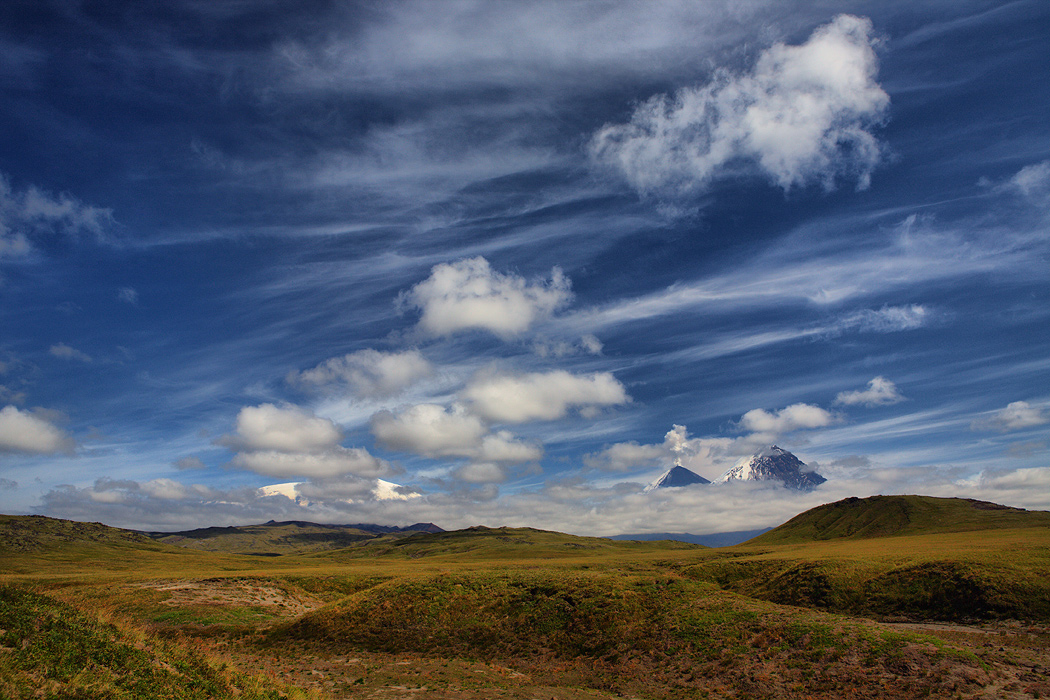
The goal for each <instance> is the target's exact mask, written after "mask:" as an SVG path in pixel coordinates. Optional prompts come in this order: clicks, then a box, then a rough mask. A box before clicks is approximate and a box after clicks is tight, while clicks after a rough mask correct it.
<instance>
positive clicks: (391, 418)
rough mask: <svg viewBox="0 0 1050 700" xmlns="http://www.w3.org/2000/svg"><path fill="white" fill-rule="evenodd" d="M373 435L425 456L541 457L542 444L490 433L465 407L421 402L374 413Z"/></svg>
mask: <svg viewBox="0 0 1050 700" xmlns="http://www.w3.org/2000/svg"><path fill="white" fill-rule="evenodd" d="M371 425H372V434H373V435H375V437H376V439H377V440H379V442H380V443H381V444H383V445H384V446H385V447H387V448H389V449H393V450H405V451H408V452H412V453H414V454H418V455H422V456H424V457H431V458H440V457H465V458H469V459H472V460H475V461H478V462H499V463H508V464H509V463H520V462H527V461H531V460H536V459H539V458H540V457H542V456H543V449H542V448H541V447H540V446H539V445H535V444H532V443H526V442H522V441H520V440H518V439H517V438H515V437H514V435H513V434H511V433H510V432H508V431H505V430H501V431H498V432H495V433H490V432H489V429H488V426H487V425H486V424H485V423H484V421H482V420H481V418H479V417H478V416H476V415H473V414H471V413H468V412H466V411H465V410H463V409H462V408H461V407H458V406H453V407H451V408H449V409H446V408H445V407H444V406H439V405H437V404H417V405H415V406H410V407H408V408H407V409H405V410H403V411H401V412H400V413H396V414H395V413H392V412H390V411H380V412H378V413H376V414H375V415H374V416H372V421H371Z"/></svg>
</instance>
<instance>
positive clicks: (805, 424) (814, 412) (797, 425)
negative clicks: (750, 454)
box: [739, 403, 837, 438]
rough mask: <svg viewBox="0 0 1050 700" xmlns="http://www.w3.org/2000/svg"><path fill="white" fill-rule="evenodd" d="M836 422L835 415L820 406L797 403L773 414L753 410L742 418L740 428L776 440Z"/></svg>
mask: <svg viewBox="0 0 1050 700" xmlns="http://www.w3.org/2000/svg"><path fill="white" fill-rule="evenodd" d="M836 420H837V419H836V418H835V416H834V414H832V413H830V412H828V411H826V410H824V409H823V408H821V407H819V406H814V405H812V404H807V403H796V404H792V405H790V406H787V407H786V408H782V409H780V410H779V411H773V412H770V411H767V410H765V409H762V408H755V409H752V410H750V411H748V412H747V413H745V414H744V415H743V416H742V417H741V418H740V423H739V426H740V428H741V429H743V430H746V431H748V432H751V433H755V434H756V435H757V436H762V437H763V438H766V437H768V438H775V437H776V436H779V435H783V434H784V433H790V432H792V431H795V430H811V429H813V428H825V427H827V426H829V425H832V424H834V423H835V422H836Z"/></svg>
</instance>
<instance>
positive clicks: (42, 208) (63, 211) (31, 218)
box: [0, 173, 114, 259]
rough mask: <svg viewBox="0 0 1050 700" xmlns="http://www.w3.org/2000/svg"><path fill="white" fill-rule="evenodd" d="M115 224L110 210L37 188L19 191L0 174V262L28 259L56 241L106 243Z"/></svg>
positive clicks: (67, 195) (64, 194)
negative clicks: (38, 250)
mask: <svg viewBox="0 0 1050 700" xmlns="http://www.w3.org/2000/svg"><path fill="white" fill-rule="evenodd" d="M113 224H114V220H113V212H112V211H111V210H109V209H105V208H101V207H94V206H91V205H89V204H84V203H83V202H81V201H80V200H79V199H77V198H76V197H74V196H72V195H70V194H67V193H62V194H54V193H52V192H48V191H46V190H43V189H40V188H39V187H37V186H35V185H28V186H26V187H24V188H21V189H16V188H14V187H12V186H11V182H10V180H9V179H8V177H7V176H6V175H5V174H3V173H0V259H3V258H4V257H7V258H15V257H20V256H24V255H27V254H28V253H30V252H32V251H34V250H37V249H39V248H40V247H41V246H45V247H46V246H48V245H50V244H51V243H53V242H54V241H55V240H56V239H63V238H71V239H76V238H79V237H82V236H87V237H89V238H91V239H92V240H95V241H105V240H108V239H109V237H110V231H111V228H112V226H113Z"/></svg>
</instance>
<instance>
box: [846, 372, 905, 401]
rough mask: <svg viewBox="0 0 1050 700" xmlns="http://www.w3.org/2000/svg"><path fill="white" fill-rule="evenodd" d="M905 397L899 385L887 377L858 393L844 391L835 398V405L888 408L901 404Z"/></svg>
mask: <svg viewBox="0 0 1050 700" xmlns="http://www.w3.org/2000/svg"><path fill="white" fill-rule="evenodd" d="M903 400H904V395H903V394H901V393H900V390H899V389H897V385H896V384H894V383H893V382H891V381H890V380H889V379H886V378H885V377H882V376H879V377H875V378H874V379H872V380H871V381H870V382H868V388H867V389H862V390H858V391H843V392H840V393H839V395H838V396H836V397H835V403H837V404H841V405H843V406H857V405H861V406H867V407H869V408H871V407H873V406H888V405H890V404H895V403H900V402H901V401H903Z"/></svg>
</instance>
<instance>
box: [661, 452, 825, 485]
mask: <svg viewBox="0 0 1050 700" xmlns="http://www.w3.org/2000/svg"><path fill="white" fill-rule="evenodd" d="M730 481H774V482H777V483H780V484H783V485H784V486H785V487H787V488H790V489H796V490H799V491H811V490H813V489H814V488H816V487H817V486H819V485H820V484H823V483H824V482H825V481H827V479H825V478H824V477H823V476H821V475H820V474H817V473H816V472H815V471H812V470H810V469H809V467H808V465H806V463H805V462H803V461H802V460H800V459H799V458H798V457H796V456H795V455H793V454H791V453H790V452H788V451H787V450H785V449H784V448H782V447H778V446H777V445H770V446H769V447H766V448H764V449H762V450H760V451H758V452H756V453H755V454H753V455H751V456H750V457H747V458H745V459H742V460H740V461H739V462H737V463H736V465H734V466H733V467H732V468H731V469H729V470H728V471H726V472H725V473H724V474H722V476H720V477H718V478H717V479H715V481H714V482H711V481H708V480H707V479H705V478H704V477H702V476H700V475H699V474H697V473H696V472H693V471H690V470H688V469H686V468H685V467H683V466H682V465H681V463H679V462H678V461H677V460H675V465H674V466H673V467H671V468H670V469H668V470H667V471H665V472H664V473H663V474H661V475H660V476H659V477H658V478H657V479H656V480H655V481H653V482H652V483H650V484H649V485H648V486H646V487H645V488H644V489H643V490H642V493H650V492H652V491H655V490H656V489H665V488H681V487H683V486H692V485H693V484H710V483H716V484H725V483H728V482H730Z"/></svg>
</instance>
